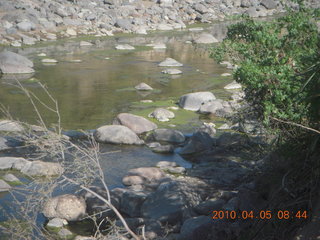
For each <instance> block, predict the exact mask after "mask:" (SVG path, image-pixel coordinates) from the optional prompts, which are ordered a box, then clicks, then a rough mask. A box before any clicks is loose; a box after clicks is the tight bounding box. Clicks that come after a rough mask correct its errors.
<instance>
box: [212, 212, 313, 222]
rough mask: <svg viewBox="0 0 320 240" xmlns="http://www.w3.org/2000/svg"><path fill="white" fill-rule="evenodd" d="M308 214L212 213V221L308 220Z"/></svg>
mask: <svg viewBox="0 0 320 240" xmlns="http://www.w3.org/2000/svg"><path fill="white" fill-rule="evenodd" d="M307 218H308V213H307V211H305V210H300V211H288V210H277V211H269V210H261V211H257V212H255V211H226V210H220V211H212V219H244V220H246V219H262V220H269V219H284V220H287V219H307Z"/></svg>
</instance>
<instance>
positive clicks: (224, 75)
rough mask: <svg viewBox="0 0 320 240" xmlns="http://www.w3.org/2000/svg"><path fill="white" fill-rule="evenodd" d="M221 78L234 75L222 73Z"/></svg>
mask: <svg viewBox="0 0 320 240" xmlns="http://www.w3.org/2000/svg"><path fill="white" fill-rule="evenodd" d="M221 76H222V77H229V76H232V74H231V73H222V74H221Z"/></svg>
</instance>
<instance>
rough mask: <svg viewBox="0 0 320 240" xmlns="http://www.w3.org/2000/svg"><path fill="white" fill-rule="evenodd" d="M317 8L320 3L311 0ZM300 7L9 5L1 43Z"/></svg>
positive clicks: (131, 2) (0, 8)
mask: <svg viewBox="0 0 320 240" xmlns="http://www.w3.org/2000/svg"><path fill="white" fill-rule="evenodd" d="M310 3H311V5H313V6H316V5H317V4H319V3H318V1H316V0H311V1H310ZM287 5H288V6H289V7H295V6H296V5H294V4H293V3H291V2H290V1H285V2H284V3H283V1H278V0H264V1H260V0H250V1H249V0H208V1H203V0H188V1H174V0H149V1H142V0H91V1H89V2H88V1H86V0H74V1H69V0H56V1H46V0H23V1H21V0H3V1H1V3H0V19H1V23H0V44H5V45H8V44H9V45H12V46H15V47H21V46H23V45H33V44H35V43H36V42H38V41H52V40H56V39H59V38H67V37H75V36H78V35H93V36H110V35H113V34H114V33H118V32H125V33H137V34H148V32H150V31H152V30H176V29H182V28H185V27H186V25H188V24H192V23H195V22H202V23H210V22H213V21H217V20H224V19H226V18H230V17H233V16H239V15H241V14H243V13H245V14H248V15H249V16H251V17H265V16H268V15H273V14H276V13H280V12H283V11H285V6H287Z"/></svg>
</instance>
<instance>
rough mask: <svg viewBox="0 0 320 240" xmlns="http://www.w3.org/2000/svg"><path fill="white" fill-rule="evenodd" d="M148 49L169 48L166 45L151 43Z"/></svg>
mask: <svg viewBox="0 0 320 240" xmlns="http://www.w3.org/2000/svg"><path fill="white" fill-rule="evenodd" d="M147 46H148V47H153V49H166V48H167V46H166V45H165V44H164V43H151V44H147Z"/></svg>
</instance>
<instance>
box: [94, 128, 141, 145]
mask: <svg viewBox="0 0 320 240" xmlns="http://www.w3.org/2000/svg"><path fill="white" fill-rule="evenodd" d="M94 138H95V139H96V141H98V142H102V143H114V144H137V145H140V144H143V143H144V142H143V141H142V140H141V139H140V138H139V137H138V136H137V134H136V133H135V132H133V131H132V130H131V129H130V128H128V127H126V126H121V125H105V126H102V127H100V128H98V129H97V130H96V131H95V132H94Z"/></svg>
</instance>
